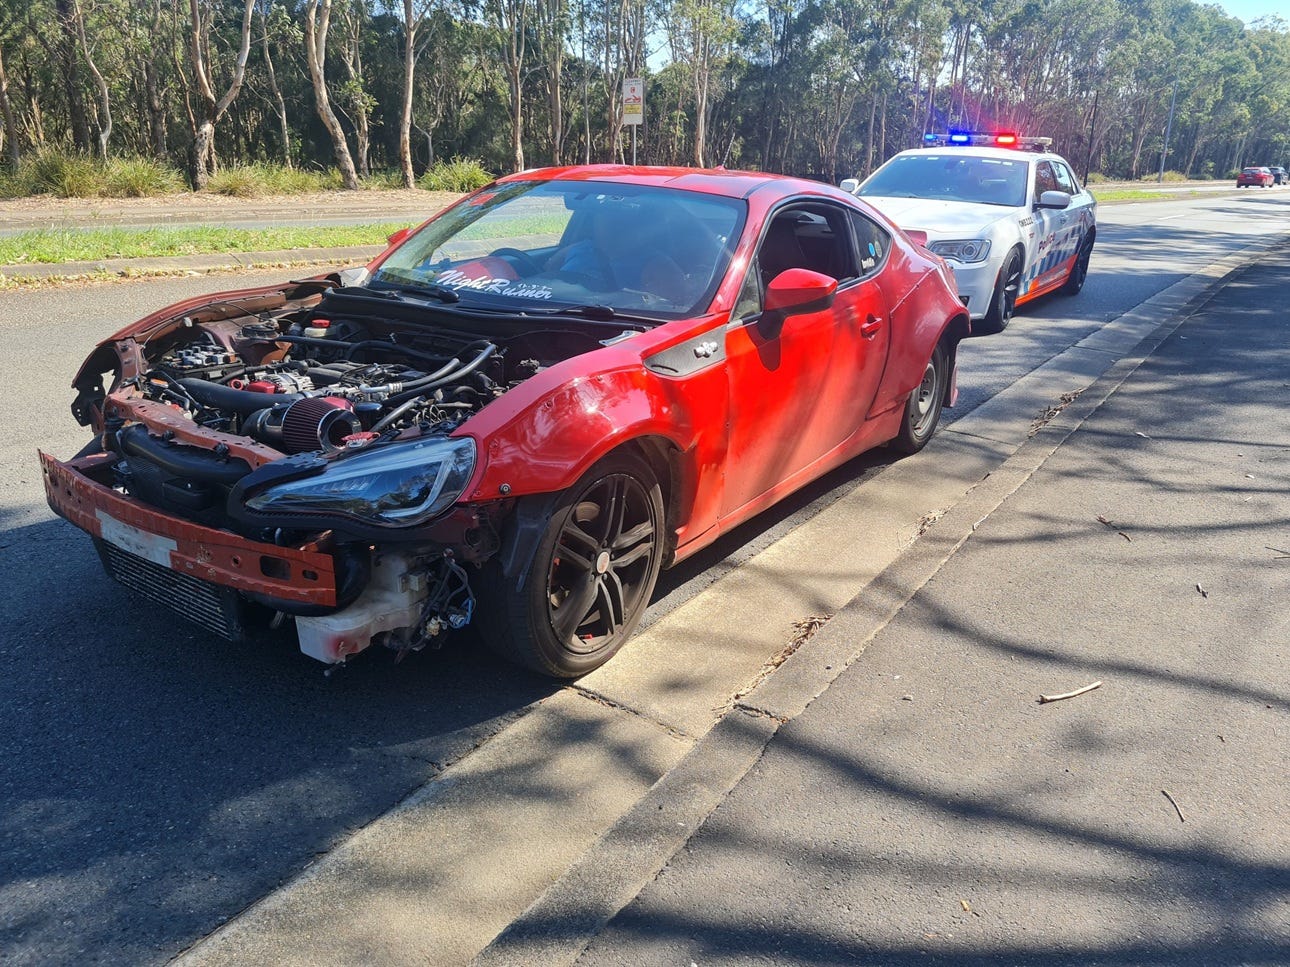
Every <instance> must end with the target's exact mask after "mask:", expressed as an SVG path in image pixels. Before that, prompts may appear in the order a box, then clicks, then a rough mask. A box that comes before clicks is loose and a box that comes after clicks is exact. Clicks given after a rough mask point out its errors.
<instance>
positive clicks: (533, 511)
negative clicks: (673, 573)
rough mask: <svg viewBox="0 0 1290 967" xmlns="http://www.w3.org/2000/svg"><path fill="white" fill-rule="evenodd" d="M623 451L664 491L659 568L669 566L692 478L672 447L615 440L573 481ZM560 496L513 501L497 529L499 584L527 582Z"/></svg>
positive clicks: (650, 437) (647, 437)
mask: <svg viewBox="0 0 1290 967" xmlns="http://www.w3.org/2000/svg"><path fill="white" fill-rule="evenodd" d="M622 452H628V453H632V454H634V455H636V456H637V457H639V458H640V459H642V460H643V461H644V462H645V463H646V464H647V465H648V466H649V468H650V470H651V471H652V472H653V474H654V478H655V480H656V481H657V482H658V485H659V488H660V489H661V490H662V492H663V513H664V530H665V534H664V546H663V567H664V568H666V567H669V566H670V565H671V563H672V561H673V560H674V559H675V556H676V528H677V524H678V523H679V522H680V521H681V520H683V519H684V515H685V514H686V513H688V510H687V507H688V506H689V504H690V503H692V502H693V495H692V494H691V495H690V496H689V497H688V498H687V497H686V494H687V493H688V492H689V490H691V489H692V488H691V487H690V486H689V482H690V481H691V480H692V479H693V474H692V473H690V472H689V470H688V468H687V465H686V463H685V460H684V454H683V452H682V451H681V448H680V447H678V446H677V445H676V443H675V442H673V441H672V440H669V439H668V438H667V437H664V436H658V435H656V434H643V435H641V436H635V437H631V438H629V439H625V440H620V441H618V442H617V443H616V444H615V445H614V446H611V447H609V448H608V449H606V450H605V451H604V452H603V453H600V454H598V455H597V456H596V458H595V459H594V460H592V461H591V462H590V463H589V465H588V466H587V467H586V468H585V469H583V470H582V471H581V472H580V473H579V474H578V477H577V478H575V481H574V482H575V483H576V481H577V480H579V479H581V478H582V476H583V475H584V474H586V472H587V471H588V470H590V469H591V467H594V466H595V465H596V464H598V463H600V462H601V461H602V460H605V459H606V458H608V457H611V456H613V455H614V454H615V453H622ZM570 486H572V484H571V485H570ZM563 492H564V488H561V489H559V490H553V491H550V492H547V493H540V494H529V495H526V496H523V497H520V498H518V499H517V500H516V501H515V507H514V508H513V510H512V511H511V513H509V514H507V515H506V519H505V520H504V522H503V524H502V528H501V541H500V547H499V549H498V552H497V566H498V567H499V568H500V569H501V577H502V579H503V580H504V581H506V582H507V583H513V584H514V585H515V586H516V587H519V586H520V585H522V584H523V583H524V581H525V579H526V578H527V577H528V572H529V569H530V568H531V567H532V565H533V558H534V556H535V555H536V553H537V549H538V544H539V542H540V541H541V539H542V535H543V533H544V532H545V529H546V523H547V521H548V520H549V519H550V518H551V514H552V512H553V509H554V508H555V505H556V504H557V502H558V501H559V499H560V495H561V494H562V493H563Z"/></svg>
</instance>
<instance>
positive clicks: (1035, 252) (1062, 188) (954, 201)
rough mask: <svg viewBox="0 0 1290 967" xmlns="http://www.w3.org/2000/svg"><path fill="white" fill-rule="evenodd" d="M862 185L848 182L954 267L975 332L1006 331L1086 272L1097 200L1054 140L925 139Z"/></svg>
mask: <svg viewBox="0 0 1290 967" xmlns="http://www.w3.org/2000/svg"><path fill="white" fill-rule="evenodd" d="M925 143H926V146H925V147H922V148H914V149H912V150H910V151H902V152H901V153H900V154H898V155H896V156H895V157H893V158H891V159H890V160H889V161H888V162H887V163H886V164H884V165H883V166H882V167H881V168H879V169H878V170H877V171H875V172H874V173H873V174H872V175H870V176H869V177H868V178H866V179H865V180H864V182H863V183H860V182H858V181H856V179H854V178H848V179H847V180H846V181H844V182H842V188H843V190H844V191H850V192H852V193H854V194H856V195H859V196H860V197H862V198H863V199H864V200H865V201H867V202H868V203H869V204H871V205H872V206H873V207H874V208H876V209H878V210H879V211H880V212H882V213H883V214H884V215H886V216H887V217H888V218H890V219H891V220H892V221H893V222H895V223H896V224H897V225H899V226H900V227H901V228H903V229H905V230H906V231H913V232H922V233H924V234H926V236H927V247H928V248H929V249H931V250H932V251H933V252H935V253H937V254H938V255H941V256H943V257H944V258H945V259H947V260H948V261H949V263H950V265H951V266H952V267H953V269H954V278H955V280H956V281H957V284H958V290H959V297H960V298H962V299H963V301H964V303H965V304H966V305H967V308H968V312H969V313H970V314H971V316H972V320H973V324H972V327H973V330H974V331H975V332H1001V331H1003V329H1004V328H1006V327H1007V325H1008V322H1009V320H1011V319H1012V313H1013V310H1014V309H1015V308H1016V307H1017V306H1019V305H1021V304H1022V303H1025V302H1029V301H1030V300H1031V299H1034V298H1036V297H1038V296H1041V295H1044V294H1045V293H1048V292H1052V291H1054V290H1057V289H1060V290H1061V291H1062V292H1065V293H1067V294H1069V295H1074V294H1075V293H1077V292H1079V290H1080V289H1081V288H1082V287H1083V285H1084V279H1085V277H1086V276H1087V275H1088V260H1089V256H1090V254H1092V251H1093V241H1094V239H1095V238H1096V236H1097V202H1095V201H1094V200H1093V196H1092V195H1091V194H1089V193H1088V191H1087V190H1085V189H1084V187H1083V186H1081V185H1080V183H1079V181H1078V180H1077V179H1076V177H1075V172H1074V171H1073V170H1072V169H1071V166H1070V165H1069V164H1067V163H1066V161H1065V159H1063V158H1062V157H1061V156H1060V155H1056V154H1052V153H1051V152H1049V151H1048V150H1047V148H1048V146H1049V145H1050V144H1051V143H1052V142H1051V139H1049V138H1023V137H1019V136H1017V135H1015V134H968V133H952V134H949V135H927V136H926V138H925Z"/></svg>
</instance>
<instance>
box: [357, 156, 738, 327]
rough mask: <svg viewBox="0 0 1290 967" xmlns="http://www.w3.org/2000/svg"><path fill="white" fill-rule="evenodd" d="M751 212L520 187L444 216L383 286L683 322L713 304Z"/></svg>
mask: <svg viewBox="0 0 1290 967" xmlns="http://www.w3.org/2000/svg"><path fill="white" fill-rule="evenodd" d="M743 218H744V204H743V202H741V201H737V200H734V199H729V198H721V197H717V196H713V195H706V194H700V193H697V192H690V191H682V190H678V189H672V188H655V187H642V186H637V185H618V184H608V183H605V182H582V181H580V182H570V181H521V182H510V183H508V184H505V185H500V186H498V187H497V188H496V189H494V190H491V191H484V192H482V193H480V194H477V195H474V196H472V197H471V198H468V199H466V200H465V201H464V202H462V203H461V204H459V205H456V206H455V207H453V208H451V209H449V210H448V211H447V212H445V213H444V214H443V216H442V217H440V218H437V219H435V220H434V221H433V222H431V223H430V224H429V225H427V226H426V227H425V228H424V229H423V230H421V231H420V232H418V233H417V234H415V235H413V236H412V237H411V238H409V239H408V240H407V241H406V242H405V243H404V244H403V245H402V247H400V248H399V249H398V250H397V251H395V252H394V253H393V254H391V255H390V257H389V258H388V259H386V260H385V262H383V263H382V264H381V266H380V267H379V268H378V269H377V271H376V272H375V274H374V276H373V280H372V282H373V284H374V286H375V287H377V288H380V287H385V286H397V287H400V288H409V287H411V288H415V287H427V286H428V287H431V288H434V287H442V286H447V287H448V288H450V289H452V290H453V291H454V292H455V294H456V295H457V296H458V297H459V299H460V304H461V306H462V307H463V308H470V307H472V306H474V307H486V308H491V309H503V310H505V309H513V310H516V311H523V310H525V309H532V308H536V307H538V306H539V305H547V306H549V307H550V308H552V309H558V308H559V306H560V305H566V306H568V305H578V306H585V305H595V306H607V307H609V308H611V309H615V310H623V311H631V312H635V313H641V312H644V313H645V314H656V315H659V316H660V317H675V316H680V315H682V314H688V313H693V312H695V311H696V310H698V309H700V308H702V307H705V306H706V305H707V303H708V302H709V301H711V299H712V295H713V293H714V292H715V290H716V287H717V285H718V284H719V283H720V281H721V278H722V276H723V275H724V273H725V269H726V265H727V264H728V263H729V260H730V253H731V252H732V251H733V248H734V243H735V240H736V239H737V238H738V233H739V230H740V228H741V226H742V222H743ZM440 291H442V290H440Z"/></svg>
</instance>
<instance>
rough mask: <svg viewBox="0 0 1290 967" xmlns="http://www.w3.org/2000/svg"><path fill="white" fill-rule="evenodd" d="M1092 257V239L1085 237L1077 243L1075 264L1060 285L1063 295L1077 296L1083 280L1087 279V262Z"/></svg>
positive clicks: (1082, 286)
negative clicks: (1077, 249)
mask: <svg viewBox="0 0 1290 967" xmlns="http://www.w3.org/2000/svg"><path fill="white" fill-rule="evenodd" d="M1092 255H1093V239H1092V238H1089V237H1087V236H1086V237H1085V238H1084V240H1083V241H1082V242H1080V243H1079V252H1078V254H1076V256H1075V264H1074V265H1073V266H1071V274H1070V275H1069V276H1067V278H1066V282H1065V284H1063V285H1062V293H1063V294H1064V295H1078V294H1079V290H1080V289H1082V288H1084V280H1085V279H1087V278H1088V260H1089V258H1090V257H1091V256H1092Z"/></svg>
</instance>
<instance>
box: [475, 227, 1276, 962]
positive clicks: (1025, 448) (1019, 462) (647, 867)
mask: <svg viewBox="0 0 1290 967" xmlns="http://www.w3.org/2000/svg"><path fill="white" fill-rule="evenodd" d="M1278 241H1283V239H1279V238H1278V239H1272V240H1271V241H1269V242H1268V244H1267V245H1266V246H1260V247H1259V250H1258V251H1257V252H1256V253H1255V254H1254V256H1253V258H1251V257H1250V254H1249V253H1248V252H1246V253H1241V254H1238V255H1234V256H1229V257H1228V258H1226V259H1223V260H1220V261H1219V262H1217V263H1215V264H1214V265H1212V266H1210V267H1209V268H1208V269H1207V270H1206V271H1205V272H1204V273H1198V274H1202V275H1205V276H1208V277H1209V281H1208V283H1205V284H1202V285H1201V286H1200V288H1199V291H1197V292H1195V293H1194V294H1191V295H1190V297H1189V298H1187V299H1186V300H1185V301H1184V302H1183V303H1182V304H1181V305H1178V306H1171V305H1169V302H1170V300H1169V299H1168V298H1164V299H1161V300H1160V302H1159V303H1157V304H1158V305H1160V308H1161V310H1162V311H1163V312H1165V313H1167V314H1166V316H1165V318H1164V319H1163V320H1162V321H1160V322H1159V323H1158V324H1157V325H1156V326H1155V327H1154V329H1153V330H1151V331H1150V332H1149V333H1147V334H1146V335H1145V336H1143V337H1142V338H1141V339H1139V340H1138V341H1137V342H1136V343H1135V344H1134V345H1133V346H1132V347H1131V348H1129V349H1127V351H1126V352H1125V353H1124V355H1122V356H1121V357H1120V358H1119V359H1118V360H1116V361H1115V362H1114V363H1112V364H1111V365H1110V366H1109V367H1108V368H1107V369H1106V370H1105V371H1104V372H1103V374H1102V375H1101V376H1099V377H1098V378H1097V379H1095V380H1094V381H1093V382H1092V383H1091V384H1090V385H1089V386H1088V387H1087V388H1086V389H1085V390H1084V391H1082V392H1081V393H1080V395H1079V396H1078V397H1077V398H1076V399H1075V400H1074V401H1073V402H1071V403H1070V404H1069V405H1068V406H1067V407H1066V408H1065V409H1064V410H1062V411H1061V412H1060V413H1058V414H1057V415H1056V416H1055V417H1054V418H1053V419H1052V420H1050V421H1049V422H1048V423H1047V424H1046V425H1044V426H1043V427H1041V428H1040V429H1039V430H1038V431H1037V432H1036V433H1035V434H1034V436H1032V437H1031V438H1030V439H1029V440H1027V441H1026V442H1025V443H1023V444H1022V445H1021V447H1020V448H1018V449H1017V450H1016V451H1015V452H1014V453H1013V454H1012V455H1011V456H1010V457H1008V458H1007V459H1006V460H1005V461H1004V462H1003V464H1002V465H1001V466H1000V467H999V468H998V469H997V470H995V471H994V472H993V473H991V474H989V475H988V476H987V477H986V478H985V479H984V480H983V481H982V482H981V483H980V484H978V485H977V486H976V487H975V488H973V489H972V490H971V491H969V493H968V494H967V495H966V496H965V497H964V498H963V499H962V500H961V501H959V502H958V503H957V504H955V505H954V506H953V507H952V508H950V509H949V510H948V511H947V512H946V513H945V515H944V516H943V517H942V518H941V519H940V520H938V521H937V522H935V523H934V524H933V525H931V527H930V528H929V530H928V532H927V533H926V534H925V535H924V536H922V537H920V538H919V540H918V541H917V542H916V543H914V544H913V545H912V546H911V547H910V548H909V549H908V550H907V551H906V552H904V553H903V554H902V555H901V556H900V557H899V558H898V559H897V560H896V561H895V563H893V564H892V565H891V566H889V567H888V568H886V569H885V570H884V571H883V572H882V573H881V574H880V575H879V576H878V578H877V579H875V580H874V581H873V582H872V583H871V584H870V585H869V586H868V587H867V588H865V590H864V591H862V592H861V593H860V594H859V595H857V596H856V597H855V598H854V599H853V600H852V601H851V602H850V603H848V604H847V606H846V607H845V608H843V609H842V610H841V611H840V612H839V613H838V614H837V615H836V616H835V617H834V618H832V619H831V620H830V621H829V622H828V623H827V624H826V625H824V626H823V627H822V628H821V629H820V631H819V632H818V633H817V634H816V635H815V636H814V637H813V638H811V639H809V640H808V641H807V642H805V643H804V644H803V645H802V646H801V647H800V648H799V649H798V650H797V651H796V652H795V653H794V654H793V655H791V656H790V657H789V659H788V660H787V661H785V662H784V663H783V664H782V665H781V666H780V667H779V668H778V669H776V670H775V671H774V672H772V673H771V674H770V675H768V676H767V677H766V678H765V679H763V680H762V681H761V682H759V683H758V684H757V686H756V687H755V688H753V689H752V690H751V691H750V692H749V693H748V694H747V695H745V696H743V697H742V698H741V699H739V700H738V701H737V702H736V704H735V706H734V708H733V709H732V712H731V713H728V714H726V715H725V716H724V717H723V718H722V719H721V720H720V721H719V722H718V723H717V725H716V726H714V727H713V729H712V730H711V731H710V732H709V733H708V734H707V735H706V736H704V737H703V738H702V739H700V740H699V742H698V743H697V744H696V745H695V747H694V748H693V749H691V750H690V751H689V752H688V753H687V754H686V756H685V758H684V759H682V760H681V762H680V763H679V764H678V765H677V766H676V767H675V768H674V769H672V770H671V771H669V772H668V773H667V774H666V775H664V776H663V777H662V778H661V779H660V780H659V781H658V782H657V783H656V784H655V785H654V786H653V788H651V790H650V791H649V793H648V794H647V795H646V796H645V797H644V798H643V799H642V800H640V801H639V802H638V803H637V804H636V805H635V806H634V807H633V808H632V809H631V810H630V811H629V812H628V813H627V814H626V815H625V816H624V817H623V818H622V819H620V820H619V821H618V822H617V823H616V824H615V825H614V826H613V827H612V828H611V829H610V830H609V832H607V833H606V834H605V835H604V836H603V837H602V838H601V839H600V840H599V841H597V843H596V844H595V846H593V847H592V848H591V849H590V850H588V851H587V852H586V853H584V854H583V855H582V856H581V857H579V859H578V861H577V862H576V863H575V864H574V865H573V866H572V867H570V868H569V869H568V870H567V871H566V872H565V873H564V874H563V875H562V876H561V877H560V878H559V879H558V880H556V882H555V883H554V884H552V885H551V887H549V888H548V889H547V891H546V892H545V893H544V894H543V895H542V896H541V897H539V898H538V899H537V900H536V901H535V902H534V903H533V904H532V905H531V906H530V907H529V908H528V909H527V910H526V911H525V912H524V914H523V915H522V916H520V917H519V918H517V919H516V920H514V921H513V922H512V923H511V924H510V926H508V927H507V928H506V930H504V931H503V932H502V933H501V934H499V935H498V936H497V937H496V938H495V939H494V940H493V942H492V943H491V944H489V946H488V947H486V948H485V949H484V950H483V951H482V952H481V953H480V954H479V955H478V956H477V957H476V959H475V960H474V961H473V963H474V964H476V965H479V967H501V965H517V967H518V965H525V967H532V965H565V964H571V963H573V962H574V961H575V960H577V958H578V957H579V956H580V955H581V954H582V952H583V951H584V950H585V949H586V948H587V946H588V944H589V943H590V942H591V941H592V940H593V939H594V937H595V936H596V934H597V933H599V932H600V930H602V929H603V928H604V926H605V925H606V924H608V923H609V921H610V920H612V919H613V917H614V916H615V915H616V914H617V913H618V912H619V911H620V910H622V909H623V908H624V907H626V906H627V905H628V904H629V903H630V902H631V901H632V900H633V899H634V898H635V897H636V895H637V894H638V893H639V892H640V891H641V890H642V889H643V888H644V887H645V886H646V885H647V884H648V883H649V882H650V881H651V880H652V879H653V878H654V877H655V876H657V875H658V873H659V871H661V870H662V869H663V868H664V866H666V865H667V863H668V862H669V861H670V860H671V859H672V857H673V856H674V855H675V854H676V853H677V851H678V850H679V849H680V848H681V847H682V846H683V845H684V844H685V842H686V841H688V839H689V838H690V836H692V835H693V833H694V832H695V831H697V830H698V828H699V827H700V826H701V825H702V824H703V822H704V821H705V820H706V819H707V817H708V816H709V815H710V814H711V813H712V811H713V810H715V809H716V807H717V806H718V805H719V804H720V801H721V799H722V798H724V796H725V795H726V793H728V792H729V791H730V790H731V789H733V788H734V787H735V786H736V785H737V784H738V783H739V781H740V780H741V779H742V778H743V777H744V776H745V775H746V774H747V773H748V772H749V771H750V770H751V769H752V768H753V767H754V766H755V765H756V764H757V762H758V761H759V760H760V759H761V757H762V755H763V752H764V750H765V748H766V746H767V745H768V744H769V743H770V741H771V740H772V739H773V738H774V737H775V735H776V733H777V732H778V731H779V729H780V727H781V726H782V725H784V724H786V723H787V722H789V721H791V720H792V719H793V718H795V717H796V716H797V715H799V714H801V712H802V711H803V710H805V709H806V707H807V706H808V705H810V704H811V702H813V701H814V700H815V699H816V698H818V697H819V696H820V695H822V694H823V693H824V692H825V691H827V690H828V688H829V687H830V686H831V685H832V684H833V682H834V681H835V680H836V679H837V677H838V676H839V675H841V674H842V672H843V671H844V670H845V669H846V668H847V667H849V666H850V665H851V664H853V663H854V662H855V661H856V660H858V659H859V658H860V656H861V655H862V654H863V652H864V650H865V648H866V647H867V645H868V643H869V642H870V641H872V640H873V639H874V638H875V637H876V636H877V635H878V634H879V633H880V632H881V631H882V630H883V629H884V628H885V627H886V626H887V625H888V624H890V622H891V621H892V620H893V619H894V618H895V617H896V616H897V615H898V614H899V613H900V610H901V608H903V607H904V605H905V604H906V603H908V602H909V600H910V599H912V598H913V597H914V595H916V594H917V593H918V591H919V590H920V589H921V588H922V587H923V586H924V585H926V584H927V582H928V581H930V580H931V579H932V578H933V577H935V576H936V574H937V573H938V572H939V571H940V570H941V569H942V568H943V567H944V566H945V564H946V563H947V562H948V561H949V560H950V558H952V557H953V556H954V554H955V553H956V552H957V551H958V549H959V548H960V547H962V546H963V545H964V544H965V543H967V541H968V540H970V539H971V537H972V534H973V533H974V531H975V530H976V528H977V527H978V526H979V525H980V524H981V523H982V522H983V521H984V520H985V519H986V518H988V517H989V516H990V515H991V514H993V513H994V512H995V511H996V510H997V509H998V508H999V507H1000V506H1002V505H1003V503H1004V502H1005V501H1006V500H1007V499H1008V498H1009V497H1010V496H1011V495H1012V494H1014V493H1015V492H1016V491H1017V490H1018V489H1020V488H1021V487H1022V486H1023V485H1024V484H1025V483H1026V482H1027V481H1028V480H1029V479H1030V478H1031V477H1032V476H1033V475H1034V474H1035V472H1036V471H1037V470H1038V469H1039V468H1040V467H1042V466H1043V465H1044V463H1045V462H1046V461H1047V460H1048V458H1049V457H1050V456H1052V455H1053V453H1055V452H1056V451H1057V450H1058V448H1060V447H1061V445H1062V444H1063V443H1065V442H1066V440H1067V439H1068V438H1069V437H1070V436H1071V434H1073V433H1074V432H1075V431H1076V430H1078V429H1079V428H1080V427H1081V426H1082V425H1083V424H1084V423H1085V421H1087V420H1088V418H1089V417H1090V416H1092V415H1093V414H1094V413H1095V412H1096V411H1097V410H1098V409H1099V408H1100V407H1101V406H1102V404H1103V403H1104V402H1106V400H1107V399H1108V398H1109V397H1110V396H1111V395H1112V394H1114V393H1115V392H1116V390H1118V389H1119V387H1120V386H1121V385H1122V384H1123V383H1124V381H1125V380H1126V379H1128V377H1129V376H1130V375H1132V374H1133V373H1134V372H1135V371H1136V370H1137V369H1138V368H1139V367H1140V366H1141V365H1142V363H1143V362H1144V361H1145V360H1146V359H1147V358H1149V357H1150V356H1151V354H1152V353H1154V352H1155V350H1156V349H1157V348H1158V347H1159V346H1160V344H1161V343H1162V342H1163V341H1164V340H1165V339H1166V338H1168V337H1169V336H1170V335H1171V334H1172V333H1173V332H1174V331H1175V330H1176V329H1178V328H1179V327H1180V326H1182V325H1183V324H1184V323H1185V322H1186V321H1187V320H1188V319H1189V318H1190V317H1191V316H1193V315H1194V314H1195V313H1196V312H1197V311H1199V309H1200V308H1202V307H1203V306H1204V305H1205V304H1206V303H1207V302H1208V301H1209V300H1210V299H1212V298H1213V296H1214V295H1215V294H1216V293H1217V292H1218V291H1219V290H1220V289H1221V288H1222V287H1223V286H1225V285H1226V284H1227V283H1228V282H1229V281H1230V280H1231V278H1232V277H1233V276H1234V275H1235V274H1237V273H1238V272H1240V271H1242V270H1243V269H1244V268H1245V267H1247V266H1249V265H1252V264H1253V263H1254V262H1256V261H1257V260H1258V259H1259V258H1260V257H1261V256H1262V255H1263V254H1264V252H1266V251H1267V250H1268V249H1271V248H1272V247H1273V246H1274V245H1275V244H1276V243H1277V242H1278ZM1193 278H1194V277H1193ZM1188 281H1189V280H1183V283H1179V284H1180V285H1182V284H1184V283H1186V282H1188ZM1161 295H1162V296H1163V295H1164V294H1163V293H1162V294H1161ZM1134 311H1135V312H1138V313H1140V312H1141V311H1142V309H1141V307H1139V309H1137V310H1134Z"/></svg>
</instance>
